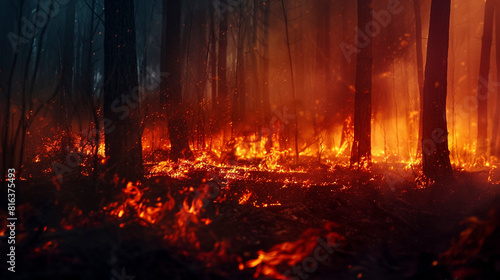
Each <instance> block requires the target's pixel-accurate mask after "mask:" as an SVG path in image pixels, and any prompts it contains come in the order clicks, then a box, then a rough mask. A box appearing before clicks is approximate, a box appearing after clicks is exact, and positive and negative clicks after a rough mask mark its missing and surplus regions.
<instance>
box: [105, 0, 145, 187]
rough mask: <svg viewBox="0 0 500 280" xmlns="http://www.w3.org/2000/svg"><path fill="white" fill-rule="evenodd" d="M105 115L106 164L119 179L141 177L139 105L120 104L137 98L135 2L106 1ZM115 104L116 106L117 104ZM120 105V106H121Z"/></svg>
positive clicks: (124, 0)
mask: <svg viewBox="0 0 500 280" xmlns="http://www.w3.org/2000/svg"><path fill="white" fill-rule="evenodd" d="M104 8H105V17H106V20H105V24H104V28H105V36H104V80H105V83H104V118H105V119H107V120H109V123H108V125H107V126H106V127H105V132H104V133H105V145H106V156H107V157H108V161H107V164H108V167H109V168H110V169H111V170H112V171H114V173H115V174H118V176H120V178H125V179H127V180H130V181H132V180H138V179H140V178H142V172H143V165H142V144H141V135H140V121H139V111H138V106H126V105H123V104H124V103H122V100H123V99H124V98H123V97H125V98H127V99H129V100H134V99H135V101H136V103H135V104H136V105H138V102H139V100H138V99H139V98H138V97H137V94H138V92H137V87H138V74H137V54H136V47H135V44H136V37H135V19H134V1H133V0H121V1H115V0H105V2H104ZM117 104H118V105H117ZM120 105H121V106H120Z"/></svg>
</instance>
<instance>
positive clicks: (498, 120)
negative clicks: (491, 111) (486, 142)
mask: <svg viewBox="0 0 500 280" xmlns="http://www.w3.org/2000/svg"><path fill="white" fill-rule="evenodd" d="M495 11H496V13H495V22H496V24H495V38H496V61H497V83H499V82H500V5H498V4H497V6H496V9H495ZM496 90H497V96H496V99H497V104H496V111H495V119H494V121H493V132H492V134H491V142H490V147H491V149H490V154H491V155H492V156H496V157H498V156H499V155H500V154H499V150H498V136H499V135H498V133H499V130H500V129H499V126H500V87H499V86H497V87H496Z"/></svg>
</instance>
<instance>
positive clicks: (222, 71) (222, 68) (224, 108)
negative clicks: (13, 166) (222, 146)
mask: <svg viewBox="0 0 500 280" xmlns="http://www.w3.org/2000/svg"><path fill="white" fill-rule="evenodd" d="M220 2H221V5H227V0H220ZM227 18H228V15H227V14H226V15H223V18H221V20H220V22H219V53H218V63H217V68H218V69H217V78H218V79H217V80H218V83H217V85H218V88H217V99H218V103H219V104H218V105H219V108H220V109H219V112H220V117H221V121H222V128H223V134H224V136H225V135H226V133H227V132H228V130H229V129H230V128H229V126H230V116H229V92H228V88H227V74H226V68H227V33H228V29H227V27H228V23H227V22H228V19H227ZM224 140H225V139H224Z"/></svg>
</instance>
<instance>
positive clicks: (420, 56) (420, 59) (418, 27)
mask: <svg viewBox="0 0 500 280" xmlns="http://www.w3.org/2000/svg"><path fill="white" fill-rule="evenodd" d="M420 4H421V1H420V0H414V1H413V5H414V6H413V7H414V12H415V42H416V44H415V45H416V52H417V55H416V56H417V79H418V92H419V96H420V106H419V110H420V118H419V121H418V139H419V140H421V139H422V123H423V117H422V110H423V106H424V53H423V47H422V15H421V12H420ZM421 153H422V141H418V147H417V157H420V155H421Z"/></svg>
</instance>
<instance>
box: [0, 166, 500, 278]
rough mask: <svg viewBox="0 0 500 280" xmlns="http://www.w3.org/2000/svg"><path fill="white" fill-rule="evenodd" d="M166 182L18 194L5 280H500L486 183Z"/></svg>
mask: <svg viewBox="0 0 500 280" xmlns="http://www.w3.org/2000/svg"><path fill="white" fill-rule="evenodd" d="M163 170H167V171H168V172H156V173H155V174H154V175H151V176H149V177H147V178H146V179H145V180H144V181H143V182H141V183H134V184H128V185H127V187H126V188H124V187H118V186H117V185H119V184H118V181H115V182H114V183H104V182H103V180H99V181H97V183H96V182H93V181H92V180H91V179H90V178H88V177H84V176H75V177H73V178H66V179H65V181H64V183H62V184H60V183H58V182H57V181H56V180H54V181H47V182H40V181H26V182H23V186H22V188H21V189H20V192H19V193H18V194H17V197H18V204H17V211H18V217H19V218H18V219H19V221H18V226H17V227H16V233H17V236H16V238H17V242H16V273H15V276H14V274H13V273H11V272H9V271H7V264H6V262H5V261H2V262H1V263H0V267H1V271H2V272H1V274H2V275H1V277H0V278H1V279H51V280H55V279H75V280H76V279H85V280H86V279H89V280H90V279H106V280H109V279H118V280H120V279H128V280H131V279H136V280H139V279H254V278H257V279H500V242H499V240H500V227H499V226H498V225H499V224H500V214H499V213H498V212H500V211H499V210H500V200H499V194H500V185H498V184H494V183H491V182H490V181H491V180H488V177H489V176H491V174H490V173H489V172H487V171H486V172H475V173H471V172H463V171H460V172H459V171H457V172H455V181H450V182H448V183H446V184H432V185H425V184H423V183H421V182H418V180H415V178H414V177H413V178H412V177H411V176H407V177H404V176H403V177H398V178H396V179H394V178H393V179H391V180H389V181H388V178H389V177H390V176H388V171H387V168H386V167H383V166H377V165H375V166H374V167H373V169H372V170H371V171H370V172H368V171H357V170H351V169H348V168H343V167H337V168H330V167H327V166H322V165H317V166H315V167H310V168H309V169H307V170H305V169H303V168H302V169H297V170H298V171H294V170H293V169H291V170H287V171H276V172H273V171H259V170H256V169H252V168H246V167H245V168H238V167H234V168H233V167H220V166H219V167H216V166H212V167H209V168H208V167H206V166H197V165H194V164H193V165H183V166H176V165H169V166H166V167H165V166H164V169H163ZM490 179H491V178H490ZM124 189H125V190H124ZM495 211H497V212H495ZM0 216H1V219H2V220H5V217H6V216H7V213H6V212H5V211H4V210H0ZM463 221H466V222H463ZM7 234H8V230H7V229H6V228H5V227H3V228H0V235H3V236H6V235H7ZM332 237H333V238H335V240H334V241H332V242H331V243H328V242H326V243H325V242H323V241H320V239H321V240H325V241H328V238H332ZM453 240H454V242H452V241H453ZM327 243H328V244H327ZM325 244H326V245H325ZM5 245H6V243H5V242H2V244H0V246H1V247H2V250H1V252H2V255H3V256H4V257H5V254H4V253H3V252H6V251H7V250H6V248H5V247H6V246H5ZM259 253H260V255H261V256H260V258H259ZM2 259H3V257H2ZM259 259H260V260H262V262H259V261H252V260H259ZM281 275H286V276H287V277H288V278H286V277H282V276H281ZM13 276H14V277H13ZM452 277H453V278H452Z"/></svg>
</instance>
